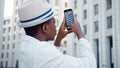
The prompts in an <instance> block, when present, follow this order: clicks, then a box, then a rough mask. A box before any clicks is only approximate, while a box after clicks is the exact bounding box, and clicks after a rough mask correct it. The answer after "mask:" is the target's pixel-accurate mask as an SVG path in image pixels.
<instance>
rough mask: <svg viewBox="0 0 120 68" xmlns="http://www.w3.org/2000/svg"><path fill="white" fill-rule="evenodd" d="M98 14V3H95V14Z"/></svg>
mask: <svg viewBox="0 0 120 68" xmlns="http://www.w3.org/2000/svg"><path fill="white" fill-rule="evenodd" d="M97 14H98V4H96V5H94V15H97Z"/></svg>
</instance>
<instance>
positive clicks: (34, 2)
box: [18, 0, 54, 28]
mask: <svg viewBox="0 0 120 68" xmlns="http://www.w3.org/2000/svg"><path fill="white" fill-rule="evenodd" d="M18 15H19V19H20V23H19V24H20V26H22V27H24V28H25V27H31V26H35V25H38V24H41V23H43V22H45V21H47V20H49V19H50V18H52V17H53V16H54V12H53V10H52V8H51V7H50V5H49V3H48V2H47V0H31V1H28V2H27V3H24V4H23V5H22V6H21V7H20V8H19V9H18Z"/></svg>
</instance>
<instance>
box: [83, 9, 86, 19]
mask: <svg viewBox="0 0 120 68" xmlns="http://www.w3.org/2000/svg"><path fill="white" fill-rule="evenodd" d="M83 14H84V15H83V17H84V19H87V10H84V11H83Z"/></svg>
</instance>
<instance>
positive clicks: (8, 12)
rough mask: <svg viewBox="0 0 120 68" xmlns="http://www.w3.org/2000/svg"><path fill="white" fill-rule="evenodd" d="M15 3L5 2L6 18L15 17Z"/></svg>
mask: <svg viewBox="0 0 120 68" xmlns="http://www.w3.org/2000/svg"><path fill="white" fill-rule="evenodd" d="M13 2H14V0H5V4H4V7H5V8H4V17H9V16H12V15H13V5H14V4H13Z"/></svg>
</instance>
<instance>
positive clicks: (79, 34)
mask: <svg viewBox="0 0 120 68" xmlns="http://www.w3.org/2000/svg"><path fill="white" fill-rule="evenodd" d="M74 20H75V21H74V23H71V24H70V26H71V28H72V31H73V32H74V33H75V34H76V35H77V37H78V39H80V38H85V36H84V34H83V33H82V30H81V27H80V24H79V23H78V21H77V19H76V18H74Z"/></svg>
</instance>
